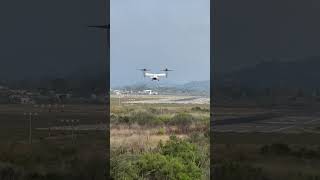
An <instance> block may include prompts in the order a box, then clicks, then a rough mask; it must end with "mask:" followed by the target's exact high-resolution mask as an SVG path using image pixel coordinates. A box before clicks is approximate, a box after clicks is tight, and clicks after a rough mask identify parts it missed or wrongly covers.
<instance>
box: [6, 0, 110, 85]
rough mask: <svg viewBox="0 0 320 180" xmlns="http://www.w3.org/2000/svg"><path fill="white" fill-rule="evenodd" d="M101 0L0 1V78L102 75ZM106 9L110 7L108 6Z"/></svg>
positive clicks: (102, 4)
mask: <svg viewBox="0 0 320 180" xmlns="http://www.w3.org/2000/svg"><path fill="white" fill-rule="evenodd" d="M105 5H106V3H105V2H104V1H102V0H90V1H89V0H68V1H64V0H55V1H41V0H32V1H24V0H14V1H1V2H0V22H1V28H0V52H1V53H0V80H1V81H10V80H30V79H33V80H39V79H45V78H49V79H50V78H71V79H90V78H102V79H103V78H104V77H102V76H105V75H106V53H107V52H106V46H105V43H106V39H104V38H105V37H106V35H105V33H106V32H104V31H97V30H94V29H91V28H89V27H88V26H90V25H105V24H109V22H106V21H108V20H109V17H106V15H108V14H109V13H106V12H105V9H106V7H105ZM107 9H108V10H109V7H107Z"/></svg>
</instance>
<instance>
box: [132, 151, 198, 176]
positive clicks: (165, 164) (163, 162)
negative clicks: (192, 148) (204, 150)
mask: <svg viewBox="0 0 320 180" xmlns="http://www.w3.org/2000/svg"><path fill="white" fill-rule="evenodd" d="M137 166H138V169H139V174H140V176H142V177H144V178H147V179H154V180H162V179H170V180H180V179H184V180H193V179H201V170H200V168H199V167H197V166H196V165H195V164H194V163H185V162H184V161H183V160H182V159H181V158H176V157H172V156H166V155H163V154H159V153H154V154H153V153H147V154H144V155H143V156H142V157H141V158H140V159H139V161H138V163H137Z"/></svg>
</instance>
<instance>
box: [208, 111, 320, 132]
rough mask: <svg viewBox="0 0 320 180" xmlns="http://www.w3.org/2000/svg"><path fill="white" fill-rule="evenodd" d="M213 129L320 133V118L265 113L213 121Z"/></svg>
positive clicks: (313, 115)
mask: <svg viewBox="0 0 320 180" xmlns="http://www.w3.org/2000/svg"><path fill="white" fill-rule="evenodd" d="M211 128H212V130H213V132H243V133H245V132H264V133H273V132H277V133H279V132H283V133H301V132H312V133H320V130H319V128H320V116H319V115H317V114H299V115H297V114H296V115H294V114H285V113H265V114H259V115H253V116H247V117H238V118H227V119H220V120H213V123H212V127H211Z"/></svg>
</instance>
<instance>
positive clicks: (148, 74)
mask: <svg viewBox="0 0 320 180" xmlns="http://www.w3.org/2000/svg"><path fill="white" fill-rule="evenodd" d="M145 76H149V77H151V76H154V74H151V73H145Z"/></svg>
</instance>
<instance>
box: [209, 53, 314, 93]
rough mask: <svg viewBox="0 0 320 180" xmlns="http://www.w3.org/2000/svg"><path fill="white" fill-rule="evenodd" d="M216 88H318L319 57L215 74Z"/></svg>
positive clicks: (273, 62)
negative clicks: (230, 86) (235, 86)
mask: <svg viewBox="0 0 320 180" xmlns="http://www.w3.org/2000/svg"><path fill="white" fill-rule="evenodd" d="M215 82H216V83H217V86H220V85H223V86H225V85H227V84H229V85H230V84H233V85H238V86H241V87H258V88H266V87H286V88H319V87H320V57H318V56H316V57H307V58H302V59H298V60H295V61H276V60H273V61H265V62H261V63H259V64H257V65H255V66H253V67H248V68H244V69H241V70H238V71H236V72H232V73H228V74H217V76H216V78H215Z"/></svg>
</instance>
